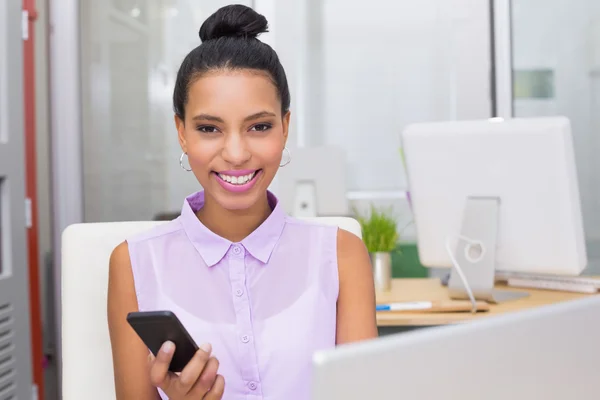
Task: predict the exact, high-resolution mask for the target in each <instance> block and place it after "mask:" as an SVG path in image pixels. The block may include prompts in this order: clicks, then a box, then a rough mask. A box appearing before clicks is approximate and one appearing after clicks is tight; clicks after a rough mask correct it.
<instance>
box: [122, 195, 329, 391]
mask: <svg viewBox="0 0 600 400" xmlns="http://www.w3.org/2000/svg"><path fill="white" fill-rule="evenodd" d="M268 197H269V201H270V204H271V207H272V209H273V211H272V213H271V215H270V216H269V217H268V218H267V220H266V221H265V222H264V223H263V224H262V225H260V226H259V227H258V228H257V229H256V230H255V231H254V232H252V233H251V234H250V235H249V236H248V237H246V238H245V239H244V240H242V241H241V242H240V243H232V242H230V241H228V240H226V239H224V238H222V237H220V236H218V235H216V234H214V233H213V232H211V231H210V230H208V229H207V228H206V227H205V226H204V225H202V223H201V222H200V221H199V220H198V218H197V217H196V215H195V212H196V211H197V210H199V209H200V208H201V207H202V205H203V204H204V192H198V193H195V194H193V195H191V196H189V197H188V198H187V199H186V200H185V202H184V204H183V209H182V212H181V215H180V216H179V217H178V218H177V219H175V220H173V221H171V222H169V223H166V224H165V225H161V226H159V227H157V228H154V229H153V230H151V231H149V232H146V233H143V234H141V235H137V236H136V237H133V238H131V239H129V240H128V244H129V253H130V257H131V265H132V269H133V275H134V280H135V290H136V293H137V299H138V305H139V309H140V311H151V310H171V311H173V312H174V313H175V314H176V315H177V316H178V317H179V319H180V320H181V321H182V323H183V325H184V326H185V327H186V328H187V329H188V331H189V332H190V334H191V335H192V337H193V338H194V340H195V341H196V343H198V345H200V344H201V343H206V342H209V343H211V344H212V346H213V355H214V356H215V357H217V358H218V359H219V362H220V367H219V373H220V374H221V375H223V377H224V378H225V394H224V396H223V399H226V400H259V399H261V400H281V399H286V400H295V399H298V400H301V399H302V400H303V399H309V398H310V393H311V374H312V372H311V367H312V355H313V353H314V352H315V351H316V350H318V349H325V348H331V347H333V346H335V337H336V303H337V295H338V270H337V249H336V243H337V227H334V226H328V225H319V224H316V223H313V222H305V221H301V220H297V219H294V218H291V217H289V216H286V215H285V213H284V211H283V209H282V207H281V205H280V204H278V201H277V199H276V198H275V196H274V195H273V194H272V193H269V194H268ZM161 396H162V398H163V399H166V398H167V397H166V396H165V395H164V393H161Z"/></svg>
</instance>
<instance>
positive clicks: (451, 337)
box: [312, 296, 600, 400]
mask: <svg viewBox="0 0 600 400" xmlns="http://www.w3.org/2000/svg"><path fill="white" fill-rule="evenodd" d="M599 315H600V296H593V297H587V298H584V299H580V300H575V301H571V302H565V303H559V304H555V305H551V306H545V307H540V308H534V309H530V310H527V311H521V312H515V313H509V314H503V315H500V316H497V317H496V316H490V317H486V318H484V319H482V320H480V321H476V322H469V323H465V324H458V325H452V326H444V327H436V328H427V329H424V330H419V331H412V332H408V333H402V334H399V335H390V336H386V337H382V338H379V339H374V340H370V341H366V342H362V343H356V344H349V345H343V346H339V347H337V348H336V349H332V350H328V351H324V352H318V353H316V354H315V356H314V375H313V383H312V385H313V398H312V399H313V400H330V399H344V400H364V399H410V400H432V399H460V400H482V399H485V400H506V399H512V400H531V399H544V400H565V399H596V398H598V360H600V346H598V337H600V318H599V317H598V316H599Z"/></svg>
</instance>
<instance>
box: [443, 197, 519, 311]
mask: <svg viewBox="0 0 600 400" xmlns="http://www.w3.org/2000/svg"><path fill="white" fill-rule="evenodd" d="M499 211H500V199H499V198H496V197H469V198H467V201H466V204H465V212H464V216H463V221H462V227H461V232H460V236H459V238H458V245H457V246H456V250H455V252H454V253H453V255H454V260H453V261H454V262H455V263H456V264H458V266H459V267H460V270H461V271H462V275H463V276H462V277H461V273H460V271H458V270H457V268H456V266H454V267H453V268H452V272H451V273H450V280H449V282H448V289H449V292H450V297H451V298H453V299H461V300H464V299H470V300H471V301H472V302H474V300H483V301H487V302H490V303H495V304H497V303H502V302H505V301H510V300H516V299H520V298H523V297H527V296H528V293H526V292H514V291H506V290H498V289H494V283H495V270H496V268H495V264H496V244H497V237H498V214H499ZM451 250H452V249H449V251H451ZM465 281H466V282H465ZM467 286H468V287H470V289H471V293H472V297H473V298H471V296H470V295H469V291H468V289H467ZM473 307H474V311H475V307H476V304H473Z"/></svg>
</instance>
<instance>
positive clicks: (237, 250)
mask: <svg viewBox="0 0 600 400" xmlns="http://www.w3.org/2000/svg"><path fill="white" fill-rule="evenodd" d="M241 252H242V249H240V246H239V245H238V244H236V245H234V246H233V254H235V255H239V254H240V253H241Z"/></svg>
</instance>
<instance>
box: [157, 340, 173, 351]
mask: <svg viewBox="0 0 600 400" xmlns="http://www.w3.org/2000/svg"><path fill="white" fill-rule="evenodd" d="M174 349H175V344H174V343H173V342H171V341H167V342H165V343H164V344H163V345H162V347H161V349H160V350H161V351H162V352H163V353H166V354H171V353H172V352H173V350H174Z"/></svg>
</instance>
